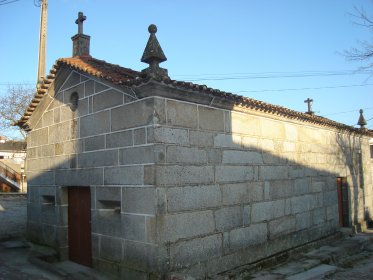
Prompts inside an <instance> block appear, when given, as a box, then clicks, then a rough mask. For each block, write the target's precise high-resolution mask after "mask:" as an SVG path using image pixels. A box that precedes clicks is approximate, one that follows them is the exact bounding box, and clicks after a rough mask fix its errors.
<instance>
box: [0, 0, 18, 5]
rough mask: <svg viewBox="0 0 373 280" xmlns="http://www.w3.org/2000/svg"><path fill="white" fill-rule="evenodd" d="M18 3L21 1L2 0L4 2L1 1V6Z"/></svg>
mask: <svg viewBox="0 0 373 280" xmlns="http://www.w3.org/2000/svg"><path fill="white" fill-rule="evenodd" d="M6 1H8V2H6ZM17 1H19V0H2V1H0V6H2V5H7V4H11V3H14V2H17Z"/></svg>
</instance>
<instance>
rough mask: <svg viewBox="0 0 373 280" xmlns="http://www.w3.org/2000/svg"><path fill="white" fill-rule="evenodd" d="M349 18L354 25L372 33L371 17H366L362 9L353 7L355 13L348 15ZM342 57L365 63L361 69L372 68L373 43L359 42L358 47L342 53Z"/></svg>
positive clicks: (372, 23) (372, 20)
mask: <svg viewBox="0 0 373 280" xmlns="http://www.w3.org/2000/svg"><path fill="white" fill-rule="evenodd" d="M350 16H351V17H353V18H354V23H355V24H356V25H359V26H362V27H364V28H367V29H368V30H369V31H370V32H372V33H373V16H372V15H368V14H367V12H366V11H365V10H364V9H363V8H357V7H355V11H354V12H353V13H350ZM344 55H345V56H346V57H347V59H349V60H357V61H367V64H366V65H365V66H363V67H362V69H368V68H372V67H373V62H372V60H373V43H372V42H369V41H366V40H364V41H359V47H354V48H351V49H350V50H346V51H344Z"/></svg>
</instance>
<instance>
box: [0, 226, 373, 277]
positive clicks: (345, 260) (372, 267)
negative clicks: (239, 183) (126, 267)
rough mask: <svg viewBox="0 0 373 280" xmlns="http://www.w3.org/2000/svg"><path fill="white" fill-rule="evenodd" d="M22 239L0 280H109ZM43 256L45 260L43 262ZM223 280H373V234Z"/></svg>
mask: <svg viewBox="0 0 373 280" xmlns="http://www.w3.org/2000/svg"><path fill="white" fill-rule="evenodd" d="M53 253H54V252H53V251H50V250H48V249H46V248H44V247H38V246H36V245H33V244H30V243H28V242H26V241H24V240H22V239H17V240H11V241H3V242H0V280H8V279H10V280H12V279H15V280H26V279H27V280H29V279H30V280H36V279H40V280H62V279H63V280H66V279H76V280H91V279H92V280H108V279H110V278H108V277H106V276H104V275H102V274H100V273H98V272H96V271H94V270H93V269H90V268H87V267H84V266H81V265H78V264H75V263H72V262H69V261H64V262H47V261H45V259H46V258H48V257H50V256H52V255H53ZM40 256H43V258H40ZM188 279H190V280H193V278H188ZM216 279H224V280H233V279H234V280H251V279H255V280H279V279H287V280H310V279H325V280H328V279H329V280H337V279H338V280H342V279H343V280H347V279H348V280H357V279H359V280H360V279H373V231H368V232H366V233H360V234H357V235H354V236H348V235H347V236H346V237H345V238H343V239H340V240H337V241H333V242H329V243H328V245H326V246H321V247H319V248H316V249H309V250H304V251H303V252H300V253H297V254H292V255H291V257H290V258H289V259H287V260H286V262H284V263H282V264H278V265H275V266H271V267H267V268H266V269H262V270H260V271H258V269H256V270H255V269H247V270H246V271H245V270H241V271H236V273H233V274H232V273H230V274H226V275H221V276H220V277H217V278H216Z"/></svg>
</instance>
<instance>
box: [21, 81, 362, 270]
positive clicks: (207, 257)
mask: <svg viewBox="0 0 373 280" xmlns="http://www.w3.org/2000/svg"><path fill="white" fill-rule="evenodd" d="M68 81H69V83H68V84H67V85H66V84H65V85H64V87H62V91H61V93H60V94H58V95H57V96H56V100H55V101H54V102H53V103H52V104H51V105H48V106H46V111H45V113H44V115H43V116H42V122H41V123H40V124H39V125H38V126H37V127H36V128H35V129H34V130H33V131H31V132H30V139H29V141H30V143H29V145H28V147H29V148H28V172H29V175H28V178H29V183H28V185H29V201H28V211H29V212H28V233H29V236H30V238H31V239H32V240H35V241H38V242H41V243H44V244H47V245H50V246H53V247H56V248H57V249H58V250H59V251H64V252H65V254H61V255H62V256H65V257H66V256H67V254H66V252H68V248H69V240H68V239H69V237H68V199H67V188H66V187H69V186H75V187H79V186H84V187H87V186H90V190H91V201H92V203H91V211H92V213H91V217H92V249H93V252H92V254H93V255H92V257H93V259H94V260H96V262H99V261H102V262H103V263H108V262H111V263H115V264H122V265H123V266H124V267H127V268H128V269H129V268H132V269H134V270H136V271H161V272H164V271H166V272H167V271H174V270H178V269H183V268H186V267H189V266H193V265H195V266H198V265H201V264H203V265H205V266H209V265H210V264H209V263H215V264H216V266H215V267H214V268H211V271H213V272H219V271H220V272H221V271H224V270H227V269H232V268H234V267H238V266H240V265H243V264H245V263H252V262H254V261H256V260H258V259H261V258H264V257H268V256H269V255H273V254H276V253H278V252H281V251H283V250H286V249H289V248H290V247H295V246H299V245H301V244H305V243H307V242H310V241H312V240H315V239H317V238H321V237H323V236H327V235H329V234H332V233H334V232H335V231H336V230H337V228H338V200H337V190H336V177H339V176H345V175H346V176H347V174H346V166H347V167H348V169H349V173H350V174H351V178H352V186H351V188H350V190H351V191H352V192H359V190H360V187H358V186H360V185H361V184H362V183H363V182H362V181H361V180H362V179H361V178H360V177H362V175H360V174H362V171H361V170H362V166H361V164H360V165H356V164H355V163H356V162H357V163H358V162H359V160H360V159H359V158H357V157H356V156H355V152H356V151H357V148H355V147H357V146H358V145H359V143H355V142H353V143H351V142H349V141H357V140H355V139H350V137H347V138H345V136H342V135H337V143H338V144H337V143H334V142H335V137H336V136H335V133H332V132H328V131H326V130H325V131H323V130H322V129H316V128H312V127H310V128H307V127H305V126H302V125H299V124H298V125H296V124H290V123H287V122H281V121H276V120H269V119H265V118H263V117H258V116H247V115H244V114H241V113H237V112H231V109H232V108H233V106H232V108H226V109H225V110H222V109H216V108H212V107H209V105H208V104H210V103H211V100H199V101H201V102H202V101H204V102H205V103H204V104H206V105H197V104H194V103H189V102H183V101H175V100H171V99H167V98H164V97H145V98H142V99H140V100H136V99H135V98H134V97H133V96H131V95H129V94H124V93H122V92H119V91H118V90H117V89H113V88H109V87H108V86H106V85H103V84H101V83H98V82H97V81H93V80H89V79H88V78H87V77H84V76H81V75H78V76H75V78H74V77H73V79H72V78H71V77H70V79H68ZM76 84H78V85H76ZM58 88H59V87H58V86H56V90H58ZM165 92H166V90H165ZM176 93H177V92H176ZM176 93H175V94H174V95H175V96H177V94H176ZM164 94H166V93H164ZM167 94H168V93H167ZM170 94H171V93H170ZM77 95H78V97H77ZM108 96H111V98H108ZM185 96H186V95H184V96H183V98H184V97H185ZM187 97H188V96H187ZM187 97H185V98H187ZM192 97H193V96H192ZM192 97H190V98H192ZM46 98H49V101H50V102H52V99H51V97H46ZM188 98H189V97H188ZM204 98H206V99H207V98H210V97H209V96H207V95H206V96H204ZM108 100H109V101H108ZM113 100H114V101H115V102H114V101H113ZM111 102H114V103H111ZM118 102H121V103H120V104H121V105H117V103H118ZM105 106H106V107H105ZM126 114H129V115H126ZM127 116H129V117H127ZM116 119H117V123H115V125H114V122H115V121H116ZM309 129H310V130H313V131H312V133H311V132H309V131H308V130H309ZM301 133H304V134H307V133H309V134H310V135H306V136H301V135H299V134H301ZM324 134H325V135H324ZM324 136H325V137H329V138H330V139H332V140H330V141H333V143H334V145H328V144H326V142H325V143H324V142H323V143H324V144H323V145H321V144H320V141H324V140H323V139H324V138H325V137H324ZM300 137H304V139H307V141H306V140H302V141H300V140H299V139H300ZM346 141H347V142H346ZM339 149H341V150H342V151H343V154H339ZM338 155H340V157H339V156H338ZM330 161H332V162H330ZM356 168H357V169H356ZM357 194H358V193H353V194H352V193H351V196H352V195H353V197H357ZM363 195H364V193H363ZM354 205H355V206H354V207H355V209H354V213H355V216H354V217H357V216H358V212H359V209H358V206H357V204H356V203H355V204H354ZM355 220H356V218H355ZM263 244H265V246H263ZM263 248H265V250H263ZM190 252H193V254H192V255H191V254H190ZM211 260H213V261H214V262H209V261H211ZM228 260H229V261H228ZM94 264H95V262H94Z"/></svg>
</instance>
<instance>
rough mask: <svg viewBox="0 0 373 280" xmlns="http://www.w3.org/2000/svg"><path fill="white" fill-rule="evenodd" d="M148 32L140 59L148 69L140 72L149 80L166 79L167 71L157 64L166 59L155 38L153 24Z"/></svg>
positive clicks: (155, 31)
mask: <svg viewBox="0 0 373 280" xmlns="http://www.w3.org/2000/svg"><path fill="white" fill-rule="evenodd" d="M148 31H149V33H150V36H149V40H148V43H147V44H146V47H145V50H144V53H143V55H142V57H141V62H145V63H148V64H149V67H148V68H146V69H144V70H142V72H143V73H145V74H146V75H148V76H150V77H151V78H163V77H168V73H167V69H164V68H161V67H159V64H160V63H162V62H163V61H166V60H167V58H166V56H165V55H164V53H163V50H162V48H161V46H160V44H159V42H158V40H157V37H156V36H155V33H157V26H155V25H154V24H151V25H149V27H148Z"/></svg>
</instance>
